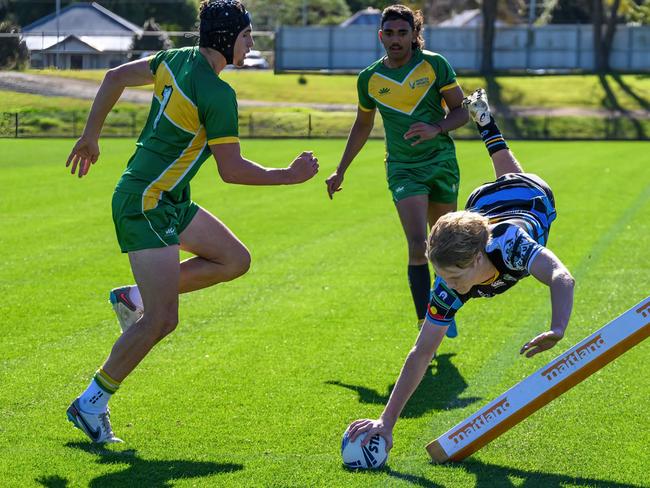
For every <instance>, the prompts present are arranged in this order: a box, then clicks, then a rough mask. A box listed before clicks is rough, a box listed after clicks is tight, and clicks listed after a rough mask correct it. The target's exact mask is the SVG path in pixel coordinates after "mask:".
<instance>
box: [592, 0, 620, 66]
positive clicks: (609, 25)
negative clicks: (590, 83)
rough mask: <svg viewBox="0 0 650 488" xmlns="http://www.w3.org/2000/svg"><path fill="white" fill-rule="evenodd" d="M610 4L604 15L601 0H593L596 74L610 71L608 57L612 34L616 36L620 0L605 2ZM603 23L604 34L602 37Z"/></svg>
mask: <svg viewBox="0 0 650 488" xmlns="http://www.w3.org/2000/svg"><path fill="white" fill-rule="evenodd" d="M606 1H608V2H611V5H610V9H609V15H607V14H606V12H607V9H606V6H605V5H603V0H593V19H592V20H593V28H594V57H595V59H594V64H595V70H596V72H597V73H607V72H608V71H610V66H609V56H610V53H611V52H612V44H613V42H614V34H616V22H617V20H618V10H619V7H620V5H621V0H606ZM603 23H604V24H605V33H604V35H603Z"/></svg>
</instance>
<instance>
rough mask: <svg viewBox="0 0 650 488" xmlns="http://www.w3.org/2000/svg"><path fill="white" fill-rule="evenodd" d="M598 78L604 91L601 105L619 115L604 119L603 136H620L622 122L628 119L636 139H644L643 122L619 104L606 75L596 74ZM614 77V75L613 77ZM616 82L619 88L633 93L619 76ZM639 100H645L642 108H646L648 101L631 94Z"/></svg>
mask: <svg viewBox="0 0 650 488" xmlns="http://www.w3.org/2000/svg"><path fill="white" fill-rule="evenodd" d="M598 79H599V80H600V84H601V85H602V87H603V90H604V91H605V99H604V100H603V106H604V107H605V108H607V109H609V110H615V111H617V112H618V113H620V114H621V115H620V116H619V115H617V116H614V117H610V118H608V119H607V121H606V125H605V137H606V138H608V137H617V136H620V134H621V133H622V132H623V131H624V129H623V128H622V124H623V123H624V122H625V121H629V123H631V124H632V125H633V126H634V131H635V132H636V137H637V139H642V140H643V139H646V138H647V137H646V134H645V130H644V128H643V124H642V123H641V121H639V120H638V119H637V118H636V117H634V116H633V114H631V113H630V111H629V110H626V109H625V108H623V107H622V106H621V104H620V103H619V101H618V99H617V98H616V95H615V94H614V91H613V90H612V88H611V86H610V85H609V81H607V76H605V75H602V74H601V75H598ZM614 79H616V77H614ZM616 81H617V82H618V84H619V85H620V86H621V88H622V89H623V90H624V91H626V92H628V93H633V92H632V90H631V89H630V87H629V86H627V85H626V84H625V83H624V82H623V80H622V79H621V78H620V76H619V79H617V80H616ZM632 96H633V97H635V98H636V99H637V101H639V103H641V104H642V101H644V102H645V105H643V104H642V105H643V106H644V108H646V110H647V106H648V102H647V101H645V100H644V99H643V98H640V97H638V95H636V94H634V95H632Z"/></svg>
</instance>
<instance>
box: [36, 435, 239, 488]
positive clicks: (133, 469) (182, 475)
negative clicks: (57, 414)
mask: <svg viewBox="0 0 650 488" xmlns="http://www.w3.org/2000/svg"><path fill="white" fill-rule="evenodd" d="M66 446H67V447H71V448H73V449H81V450H82V451H86V452H87V453H89V454H94V455H96V456H99V460H98V461H97V462H98V464H107V465H128V466H127V467H126V469H124V470H122V471H118V472H113V473H107V474H103V475H101V476H98V477H97V478H95V479H93V480H91V481H90V483H89V484H88V486H90V487H97V488H99V487H101V488H103V487H111V486H115V487H124V486H138V485H139V486H147V487H160V488H167V487H171V486H172V481H173V480H177V479H187V478H200V477H204V476H212V475H215V474H219V473H232V472H234V471H240V470H242V469H244V465H242V464H233V463H211V462H197V461H184V460H166V461H157V460H154V461H148V460H145V459H142V458H140V457H138V454H137V451H135V450H133V449H129V450H125V451H113V450H110V449H107V448H105V447H103V446H100V445H96V444H92V443H90V442H70V443H68V444H66ZM36 482H38V483H40V484H41V485H43V486H46V487H48V488H65V487H67V486H68V483H69V482H68V480H66V479H65V478H62V477H60V476H48V477H41V478H37V479H36Z"/></svg>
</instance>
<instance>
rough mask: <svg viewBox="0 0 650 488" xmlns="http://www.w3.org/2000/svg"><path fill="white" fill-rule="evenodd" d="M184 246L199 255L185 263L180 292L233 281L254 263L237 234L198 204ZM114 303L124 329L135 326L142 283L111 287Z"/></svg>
mask: <svg viewBox="0 0 650 488" xmlns="http://www.w3.org/2000/svg"><path fill="white" fill-rule="evenodd" d="M179 240H180V245H181V249H183V250H184V251H188V252H190V253H192V254H194V255H195V257H192V258H189V259H186V260H185V261H183V262H182V263H181V268H180V282H179V292H180V293H187V292H190V291H195V290H200V289H202V288H206V287H208V286H212V285H214V284H216V283H221V282H224V281H230V280H233V279H235V278H237V277H238V276H241V275H242V274H244V273H245V272H246V271H247V270H248V268H249V266H250V259H251V258H250V253H249V252H248V249H246V246H244V244H242V242H241V241H240V240H239V239H237V237H236V236H235V235H234V234H233V233H232V232H231V231H230V229H228V227H226V226H225V225H224V224H223V223H221V222H220V221H219V219H217V218H216V217H215V216H213V215H211V214H210V213H209V212H208V211H206V210H204V209H203V208H200V207H198V210H197V211H196V213H195V214H194V215H193V216H192V217H191V220H190V221H189V223H188V224H187V226H186V227H185V228H184V229H183V230H182V231H181V233H180V235H179ZM110 301H111V303H112V304H113V309H114V310H115V312H116V314H117V316H118V319H119V321H120V326H121V328H122V330H123V331H124V330H126V329H128V328H129V327H131V326H132V325H133V324H134V323H136V321H137V320H138V319H139V318H140V316H141V315H142V311H143V308H144V307H143V304H142V298H141V296H140V290H139V288H138V286H135V285H132V286H124V287H120V288H115V289H113V290H111V293H110Z"/></svg>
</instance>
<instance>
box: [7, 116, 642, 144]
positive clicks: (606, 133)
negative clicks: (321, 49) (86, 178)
mask: <svg viewBox="0 0 650 488" xmlns="http://www.w3.org/2000/svg"><path fill="white" fill-rule="evenodd" d="M87 115H88V113H87V111H83V110H78V111H75V110H70V111H66V110H46V109H43V110H38V109H37V110H29V111H23V112H0V138H5V139H6V138H14V139H21V138H34V137H50V138H76V137H79V136H80V135H81V132H82V131H83V127H84V124H85V121H86V117H87ZM147 116H148V111H147V110H119V109H118V110H113V111H112V112H111V113H110V114H109V116H108V117H107V120H106V123H105V125H104V129H103V131H102V137H124V138H135V137H138V135H139V134H140V130H141V129H142V127H143V126H144V124H145V122H146V118H147ZM354 118H355V113H354V112H315V113H305V112H273V111H270V112H254V111H250V112H244V113H241V114H240V118H239V132H240V137H242V138H268V139H286V138H304V139H311V138H313V139H320V138H346V137H347V135H348V133H349V131H350V127H351V126H352V123H353V122H354ZM499 125H501V126H502V128H503V130H504V132H505V133H506V134H508V138H509V139H527V140H637V141H648V140H650V117H649V116H647V115H646V116H642V117H637V116H633V115H630V114H629V113H628V114H626V113H623V114H621V113H613V114H611V115H607V116H603V115H602V114H601V115H599V116H560V117H558V116H548V115H531V116H516V115H513V114H509V113H500V114H499ZM453 136H454V138H456V139H475V138H476V137H477V136H476V130H475V129H474V127H473V124H471V123H470V124H467V125H466V126H464V127H461V128H460V129H458V130H456V131H454V133H453ZM371 137H372V138H376V139H381V138H383V137H384V130H383V126H382V123H381V117H377V118H376V119H375V127H374V129H373V132H372V134H371Z"/></svg>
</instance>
